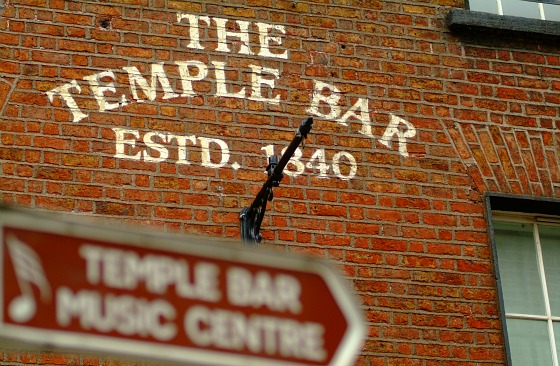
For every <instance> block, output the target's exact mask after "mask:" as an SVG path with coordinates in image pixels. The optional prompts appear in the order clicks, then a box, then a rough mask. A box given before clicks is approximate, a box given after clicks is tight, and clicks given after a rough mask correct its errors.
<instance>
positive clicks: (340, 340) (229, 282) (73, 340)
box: [0, 209, 365, 366]
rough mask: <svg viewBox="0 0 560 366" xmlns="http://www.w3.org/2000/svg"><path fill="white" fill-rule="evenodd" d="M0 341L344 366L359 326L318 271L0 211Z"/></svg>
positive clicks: (283, 260)
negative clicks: (0, 308) (3, 339)
mask: <svg viewBox="0 0 560 366" xmlns="http://www.w3.org/2000/svg"><path fill="white" fill-rule="evenodd" d="M0 235H1V238H0V241H1V245H2V250H1V255H2V257H1V260H0V265H1V271H0V273H1V275H2V282H1V283H2V289H1V292H0V293H1V299H0V305H1V307H2V311H1V319H0V337H2V338H6V339H15V340H18V341H22V343H23V344H28V343H33V344H35V345H39V346H42V347H56V348H62V349H75V350H83V351H88V352H91V351H93V352H103V353H105V352H108V353H118V354H127V355H130V356H134V357H135V358H138V357H147V358H152V359H154V358H155V359H159V360H169V361H178V362H185V363H191V364H209V365H213V366H217V365H223V366H234V365H239V366H242V365H243V366H247V365H257V364H258V365H259V366H261V365H263V366H264V365H333V366H334V365H337V366H338V365H340V366H341V365H350V364H352V362H353V361H354V359H355V356H356V355H357V353H358V352H359V350H360V347H361V346H362V342H363V339H364V336H365V323H364V321H363V318H362V315H361V313H360V311H359V309H358V307H357V306H356V303H355V301H354V300H355V299H354V297H353V295H352V294H351V292H350V291H349V290H348V288H347V286H346V283H345V282H344V280H343V279H342V278H341V277H340V276H338V274H337V273H336V272H335V271H333V270H332V268H331V267H329V266H328V265H326V264H324V263H323V262H320V261H316V260H312V259H308V258H303V257H287V256H282V255H278V254H274V255H273V254H271V253H269V252H268V253H267V252H264V251H255V250H248V249H246V248H241V247H237V246H234V245H230V246H223V245H221V246H218V245H216V244H213V243H211V242H203V241H200V240H198V241H196V240H192V239H190V238H187V239H184V238H182V239H181V240H179V238H178V237H173V238H172V237H168V236H165V237H162V236H153V235H146V234H141V233H138V232H126V233H125V232H122V231H116V230H109V229H102V228H97V227H90V226H82V225H76V224H71V223H65V222H59V221H55V220H52V219H48V218H45V217H41V216H37V215H31V214H28V213H21V212H19V211H18V212H15V211H14V210H11V209H1V210H0Z"/></svg>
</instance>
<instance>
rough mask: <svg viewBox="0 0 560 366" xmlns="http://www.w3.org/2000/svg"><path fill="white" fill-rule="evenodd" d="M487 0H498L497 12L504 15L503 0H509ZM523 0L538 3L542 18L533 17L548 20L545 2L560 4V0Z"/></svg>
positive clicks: (505, 0)
mask: <svg viewBox="0 0 560 366" xmlns="http://www.w3.org/2000/svg"><path fill="white" fill-rule="evenodd" d="M487 1H489V2H491V1H495V2H496V7H497V9H498V12H497V13H496V14H498V15H504V10H503V7H502V2H507V1H508V0H487ZM523 1H527V2H532V3H537V7H538V9H539V15H540V18H533V19H540V20H547V19H546V14H545V11H544V4H553V5H559V6H560V1H544V2H539V1H534V0H523ZM472 10H475V11H476V9H472Z"/></svg>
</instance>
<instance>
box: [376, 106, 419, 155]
mask: <svg viewBox="0 0 560 366" xmlns="http://www.w3.org/2000/svg"><path fill="white" fill-rule="evenodd" d="M400 125H403V126H404V128H405V129H404V130H403V129H400V128H399V126H400ZM393 136H396V137H397V141H398V145H399V153H400V154H401V155H402V156H404V157H408V151H407V149H406V139H411V138H413V137H414V136H416V128H415V127H414V125H413V124H412V123H410V122H408V121H406V120H404V119H402V118H400V117H397V116H394V115H392V114H391V117H390V120H389V126H388V127H387V129H386V130H385V133H384V134H383V136H382V137H381V139H380V140H379V142H380V143H381V144H383V145H385V146H386V147H388V148H391V145H392V143H391V140H392V139H393Z"/></svg>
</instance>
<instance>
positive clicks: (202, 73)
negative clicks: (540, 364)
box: [175, 60, 208, 97]
mask: <svg viewBox="0 0 560 366" xmlns="http://www.w3.org/2000/svg"><path fill="white" fill-rule="evenodd" d="M175 63H176V64H177V66H179V75H181V85H182V86H183V93H182V94H181V96H182V97H194V96H195V95H196V93H195V92H194V90H193V85H192V82H193V81H200V80H202V79H204V78H205V77H206V76H207V75H208V67H207V66H206V65H205V64H204V63H202V62H200V61H196V60H191V61H177V62H175ZM191 68H196V69H197V70H198V71H197V73H196V75H192V74H191Z"/></svg>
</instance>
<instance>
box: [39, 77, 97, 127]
mask: <svg viewBox="0 0 560 366" xmlns="http://www.w3.org/2000/svg"><path fill="white" fill-rule="evenodd" d="M70 89H76V90H77V91H78V93H81V92H82V88H80V86H79V85H78V83H77V82H76V80H72V81H71V82H69V83H67V84H64V85H61V86H58V87H56V88H54V89H51V90H49V91H48V92H47V96H48V97H49V100H50V102H51V103H52V102H53V100H54V96H55V95H56V94H58V95H60V97H61V98H62V100H63V101H64V103H66V105H67V106H68V108H70V112H72V122H74V123H76V122H79V121H81V120H82V119H84V118H86V117H87V116H88V115H87V114H85V113H83V112H82V111H81V110H80V108H79V107H78V104H76V100H74V98H73V97H72V95H71V94H70Z"/></svg>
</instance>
